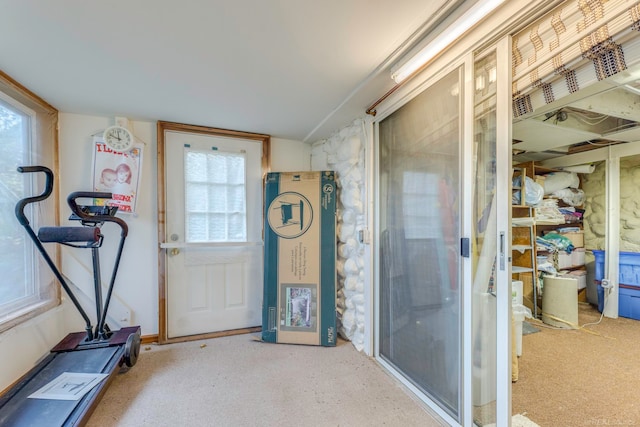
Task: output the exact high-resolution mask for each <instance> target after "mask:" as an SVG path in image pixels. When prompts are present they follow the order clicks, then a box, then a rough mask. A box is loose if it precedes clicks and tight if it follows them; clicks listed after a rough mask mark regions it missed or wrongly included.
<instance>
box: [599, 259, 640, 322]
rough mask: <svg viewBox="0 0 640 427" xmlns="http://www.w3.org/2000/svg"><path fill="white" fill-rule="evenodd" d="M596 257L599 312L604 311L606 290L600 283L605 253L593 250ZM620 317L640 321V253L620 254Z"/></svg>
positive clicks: (602, 275)
mask: <svg viewBox="0 0 640 427" xmlns="http://www.w3.org/2000/svg"><path fill="white" fill-rule="evenodd" d="M592 252H593V255H594V257H595V274H594V279H595V280H596V282H598V284H597V292H598V311H600V312H601V313H602V310H604V288H603V287H602V286H601V285H600V282H601V281H602V279H603V278H604V255H605V251H600V250H593V251H592ZM618 269H619V271H618V273H619V274H618V284H619V285H622V286H620V287H619V288H618V316H620V317H627V318H629V319H636V320H640V253H637V252H620V258H619V262H618Z"/></svg>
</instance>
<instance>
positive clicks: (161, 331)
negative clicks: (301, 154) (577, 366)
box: [156, 121, 271, 344]
mask: <svg viewBox="0 0 640 427" xmlns="http://www.w3.org/2000/svg"><path fill="white" fill-rule="evenodd" d="M156 130H157V141H158V144H157V151H158V153H157V154H158V162H157V172H158V181H157V186H158V242H159V243H161V242H164V239H165V233H166V221H165V220H166V218H165V213H166V199H165V190H166V180H165V147H164V146H165V132H167V131H174V132H184V133H191V134H201V135H208V136H224V137H231V138H238V139H245V140H246V139H249V140H254V141H259V142H260V143H261V144H262V175H263V177H264V175H266V173H267V172H269V171H270V169H271V137H270V136H269V135H264V134H258V133H250V132H241V131H235V130H228V129H219V128H213V127H208V126H198V125H189V124H183V123H174V122H164V121H158V123H157V128H156ZM263 183H264V179H263ZM165 257H166V249H163V248H161V247H160V244H158V343H159V344H168V343H174V342H183V341H192V340H198V339H207V338H216V337H220V336H228V335H235V334H240V333H250V332H255V331H256V330H260V328H245V329H235V330H233V331H222V332H212V333H208V334H198V335H190V336H185V337H176V338H169V337H168V331H167V277H166V258H165Z"/></svg>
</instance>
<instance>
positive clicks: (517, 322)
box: [511, 304, 532, 356]
mask: <svg viewBox="0 0 640 427" xmlns="http://www.w3.org/2000/svg"><path fill="white" fill-rule="evenodd" d="M511 308H512V310H513V325H514V328H515V335H516V355H517V356H522V322H524V319H525V318H526V317H532V314H531V310H529V308H528V307H525V306H524V305H522V304H514V305H513V306H512V307H511Z"/></svg>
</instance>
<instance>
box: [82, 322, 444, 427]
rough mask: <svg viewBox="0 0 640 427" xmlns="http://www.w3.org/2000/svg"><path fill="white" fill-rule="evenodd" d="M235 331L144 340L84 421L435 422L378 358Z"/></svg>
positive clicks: (346, 347) (105, 426)
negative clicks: (165, 341)
mask: <svg viewBox="0 0 640 427" xmlns="http://www.w3.org/2000/svg"><path fill="white" fill-rule="evenodd" d="M255 338H256V336H255V335H237V336H231V337H224V338H217V339H213V340H207V341H194V342H188V343H181V344H171V345H165V346H158V345H146V346H145V345H143V346H142V349H141V352H140V357H139V359H138V363H137V364H136V366H134V367H133V368H132V369H131V370H129V372H126V373H124V374H121V375H118V376H117V377H116V378H115V380H114V381H113V383H112V384H111V386H110V387H109V389H108V390H107V393H106V394H105V396H104V398H103V399H102V401H101V403H100V405H99V406H98V408H97V409H96V411H95V412H94V413H93V415H92V417H91V419H90V420H89V422H88V424H87V426H89V427H109V426H224V427H233V426H252V427H253V426H305V427H307V426H309V427H313V426H356V427H357V426H425V427H428V426H441V425H446V424H444V423H440V422H438V421H436V418H435V417H434V416H432V415H430V412H429V410H428V408H426V407H425V406H424V405H423V404H422V402H419V401H416V400H415V399H414V398H413V397H412V396H410V395H409V394H408V392H407V391H406V389H405V388H404V387H403V386H402V385H401V384H400V383H399V382H397V381H396V380H395V379H394V378H392V377H391V376H390V375H388V374H387V373H386V372H385V371H384V370H383V369H382V368H381V367H380V366H379V365H378V364H377V363H376V362H375V361H373V360H372V359H370V358H368V357H366V356H365V355H363V354H361V353H358V352H357V351H356V350H355V349H354V347H353V346H352V345H351V344H350V343H348V342H344V341H339V344H338V346H337V347H335V348H323V347H314V346H298V345H286V344H266V343H261V342H258V341H256V340H255Z"/></svg>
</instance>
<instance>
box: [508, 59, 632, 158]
mask: <svg viewBox="0 0 640 427" xmlns="http://www.w3.org/2000/svg"><path fill="white" fill-rule="evenodd" d="M574 95H575V96H573V97H572V98H571V99H568V100H567V99H565V100H562V99H561V100H558V101H556V102H554V103H553V104H552V105H549V106H545V107H543V108H541V109H540V110H541V111H537V112H534V113H533V114H531V115H529V116H528V117H526V118H525V119H524V120H514V123H513V134H512V136H513V140H514V141H513V152H514V156H513V160H514V163H520V162H526V161H530V160H533V161H544V160H548V159H552V158H556V157H561V156H566V155H568V154H574V153H579V152H583V151H589V150H593V149H596V148H601V147H603V146H608V145H614V144H623V143H627V142H635V141H640V66H639V65H635V66H633V67H631V68H629V69H628V70H626V72H625V73H621V74H620V75H615V76H612V77H610V78H608V79H605V80H603V81H601V82H598V83H596V84H594V85H592V86H591V87H589V88H587V89H583V90H580V91H578V92H576V93H575V94H574Z"/></svg>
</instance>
